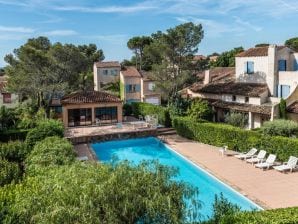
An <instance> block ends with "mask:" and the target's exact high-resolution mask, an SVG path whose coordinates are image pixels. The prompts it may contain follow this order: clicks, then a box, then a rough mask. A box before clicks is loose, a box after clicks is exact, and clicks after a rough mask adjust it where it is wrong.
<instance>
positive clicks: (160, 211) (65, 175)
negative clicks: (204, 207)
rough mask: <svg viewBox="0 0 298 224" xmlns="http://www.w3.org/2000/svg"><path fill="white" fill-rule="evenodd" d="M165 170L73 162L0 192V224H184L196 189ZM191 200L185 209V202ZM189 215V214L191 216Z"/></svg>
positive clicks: (195, 204) (153, 166)
mask: <svg viewBox="0 0 298 224" xmlns="http://www.w3.org/2000/svg"><path fill="white" fill-rule="evenodd" d="M173 175H175V172H174V171H173V170H172V169H169V168H167V167H164V166H161V165H158V164H152V163H142V164H139V165H137V166H135V165H131V164H129V163H120V164H118V163H117V164H114V165H108V164H98V163H80V162H76V163H74V164H72V165H69V166H61V167H57V168H54V169H50V170H49V171H48V172H47V175H37V176H35V177H27V178H26V179H25V180H24V181H23V183H22V184H20V185H16V186H9V187H6V188H4V189H1V190H0V202H1V203H0V223H65V224H67V223H186V222H187V221H192V220H191V219H188V218H189V217H193V216H195V212H197V210H196V209H198V202H197V201H198V200H197V190H196V189H193V188H191V187H190V186H189V185H187V184H184V183H181V182H176V181H173V180H172V178H173ZM184 199H186V200H188V201H189V203H191V202H193V210H190V211H188V210H187V208H186V200H184ZM192 215H193V216H192Z"/></svg>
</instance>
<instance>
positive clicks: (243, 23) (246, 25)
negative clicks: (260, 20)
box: [234, 16, 263, 32]
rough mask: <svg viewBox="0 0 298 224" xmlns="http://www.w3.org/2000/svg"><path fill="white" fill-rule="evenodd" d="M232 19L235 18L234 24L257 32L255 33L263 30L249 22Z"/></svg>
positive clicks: (237, 18)
mask: <svg viewBox="0 0 298 224" xmlns="http://www.w3.org/2000/svg"><path fill="white" fill-rule="evenodd" d="M234 18H235V21H236V23H238V24H240V25H243V26H245V27H247V28H249V29H252V30H254V31H257V32H259V31H261V30H263V28H262V27H260V26H257V25H253V24H251V23H250V22H249V21H244V20H242V19H240V18H239V17H238V16H234Z"/></svg>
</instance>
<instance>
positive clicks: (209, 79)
mask: <svg viewBox="0 0 298 224" xmlns="http://www.w3.org/2000/svg"><path fill="white" fill-rule="evenodd" d="M210 81H211V77H210V70H206V71H205V77H204V85H207V84H209V83H210Z"/></svg>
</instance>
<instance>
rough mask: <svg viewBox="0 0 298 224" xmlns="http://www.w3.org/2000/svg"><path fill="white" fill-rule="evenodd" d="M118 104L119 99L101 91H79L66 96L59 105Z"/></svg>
mask: <svg viewBox="0 0 298 224" xmlns="http://www.w3.org/2000/svg"><path fill="white" fill-rule="evenodd" d="M118 102H119V103H120V102H122V101H121V100H120V98H119V97H117V96H115V95H112V94H110V93H107V92H103V91H79V92H74V93H71V94H69V95H66V96H64V97H63V98H62V100H61V104H62V105H65V104H84V103H118Z"/></svg>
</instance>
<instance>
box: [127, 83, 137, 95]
mask: <svg viewBox="0 0 298 224" xmlns="http://www.w3.org/2000/svg"><path fill="white" fill-rule="evenodd" d="M128 92H130V93H134V92H136V85H128Z"/></svg>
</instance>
